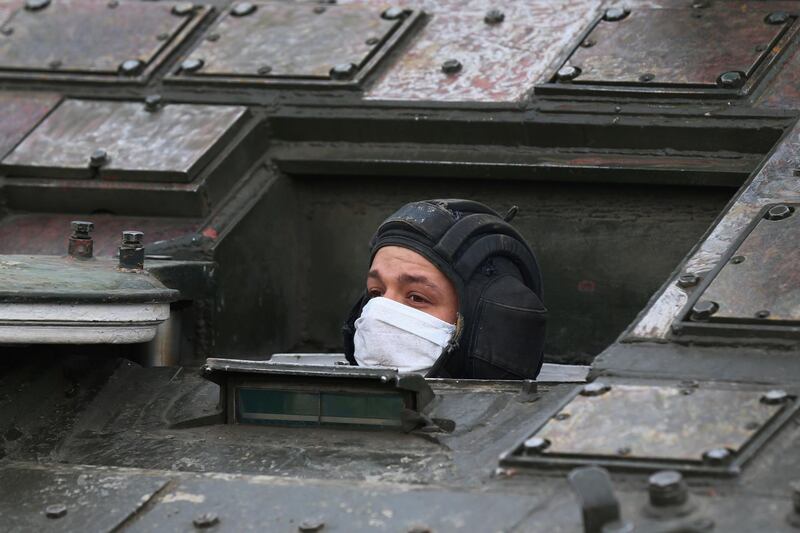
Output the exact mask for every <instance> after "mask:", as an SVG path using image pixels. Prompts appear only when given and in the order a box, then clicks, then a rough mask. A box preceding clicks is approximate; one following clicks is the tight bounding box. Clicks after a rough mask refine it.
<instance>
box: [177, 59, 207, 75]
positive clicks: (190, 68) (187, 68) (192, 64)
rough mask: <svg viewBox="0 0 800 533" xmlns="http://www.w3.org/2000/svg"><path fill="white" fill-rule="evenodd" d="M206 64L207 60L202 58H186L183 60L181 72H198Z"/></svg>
mask: <svg viewBox="0 0 800 533" xmlns="http://www.w3.org/2000/svg"><path fill="white" fill-rule="evenodd" d="M204 64H205V62H204V61H203V60H202V59H194V58H189V59H185V60H184V61H183V62H181V69H180V70H181V72H197V71H198V70H200V69H201V68H203V65H204Z"/></svg>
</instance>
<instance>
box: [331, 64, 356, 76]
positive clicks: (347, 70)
mask: <svg viewBox="0 0 800 533" xmlns="http://www.w3.org/2000/svg"><path fill="white" fill-rule="evenodd" d="M357 70H358V67H357V66H356V65H355V63H340V64H338V65H336V66H334V67H333V68H332V69H331V71H330V76H331V79H334V80H349V79H350V78H352V77H353V76H354V75H355V73H356V71H357Z"/></svg>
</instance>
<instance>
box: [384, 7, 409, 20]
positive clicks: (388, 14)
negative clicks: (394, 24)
mask: <svg viewBox="0 0 800 533" xmlns="http://www.w3.org/2000/svg"><path fill="white" fill-rule="evenodd" d="M405 15H406V12H405V11H404V10H403V9H402V8H399V7H390V8H389V9H387V10H386V11H384V12H383V13H381V18H383V19H386V20H398V19H401V18H403V17H404V16H405Z"/></svg>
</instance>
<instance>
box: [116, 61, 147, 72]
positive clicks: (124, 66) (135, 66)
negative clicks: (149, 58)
mask: <svg viewBox="0 0 800 533" xmlns="http://www.w3.org/2000/svg"><path fill="white" fill-rule="evenodd" d="M142 67H144V63H143V62H142V61H141V60H139V59H128V60H127V61H123V62H122V63H120V65H119V73H120V74H123V75H125V76H135V75H137V74H139V72H141V70H142Z"/></svg>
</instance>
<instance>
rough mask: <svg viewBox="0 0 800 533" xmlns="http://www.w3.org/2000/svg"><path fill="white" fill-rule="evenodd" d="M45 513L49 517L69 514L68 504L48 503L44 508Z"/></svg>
mask: <svg viewBox="0 0 800 533" xmlns="http://www.w3.org/2000/svg"><path fill="white" fill-rule="evenodd" d="M44 514H45V515H46V516H47V518H61V517H62V516H64V515H66V514H67V506H66V505H63V504H60V503H57V504H54V505H48V506H47V508H45V510H44Z"/></svg>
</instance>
